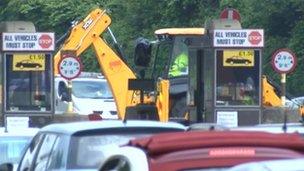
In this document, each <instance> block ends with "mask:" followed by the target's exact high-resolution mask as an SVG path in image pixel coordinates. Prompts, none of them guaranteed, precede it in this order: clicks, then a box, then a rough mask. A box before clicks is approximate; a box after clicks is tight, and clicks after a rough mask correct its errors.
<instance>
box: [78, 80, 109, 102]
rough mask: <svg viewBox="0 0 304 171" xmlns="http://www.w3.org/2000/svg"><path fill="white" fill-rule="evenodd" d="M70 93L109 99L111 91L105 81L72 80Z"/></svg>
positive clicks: (83, 96)
mask: <svg viewBox="0 0 304 171" xmlns="http://www.w3.org/2000/svg"><path fill="white" fill-rule="evenodd" d="M72 93H73V95H74V96H76V97H78V98H93V99H111V98H113V95H112V92H111V90H110V88H109V85H108V83H107V82H105V81H104V82H101V81H73V82H72Z"/></svg>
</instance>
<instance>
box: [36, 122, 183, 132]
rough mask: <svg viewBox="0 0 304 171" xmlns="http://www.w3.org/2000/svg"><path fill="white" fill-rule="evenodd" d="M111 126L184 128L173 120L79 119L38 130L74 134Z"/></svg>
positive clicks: (110, 127)
mask: <svg viewBox="0 0 304 171" xmlns="http://www.w3.org/2000/svg"><path fill="white" fill-rule="evenodd" d="M113 128H119V129H123V128H157V129H160V128H163V129H177V130H186V129H187V127H185V126H184V125H182V124H178V123H174V122H167V123H163V122H159V121H146V120H144V121H139V120H138V121H137V120H128V121H126V122H123V121H121V120H102V121H79V122H71V123H58V124H51V125H48V126H45V127H43V128H42V129H41V130H40V132H54V133H61V134H69V135H72V134H76V133H78V132H85V131H90V130H99V129H113Z"/></svg>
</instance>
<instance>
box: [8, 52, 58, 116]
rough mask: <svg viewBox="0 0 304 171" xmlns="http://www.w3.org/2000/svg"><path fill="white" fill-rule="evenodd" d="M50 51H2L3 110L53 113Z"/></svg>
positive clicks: (24, 112) (25, 112) (9, 111)
mask: <svg viewBox="0 0 304 171" xmlns="http://www.w3.org/2000/svg"><path fill="white" fill-rule="evenodd" d="M51 57H52V55H51V54H50V53H5V54H4V59H5V61H4V65H5V67H4V68H5V78H6V79H4V83H5V87H4V95H5V107H4V112H5V113H8V114H9V113H14V114H15V113H17V114H18V113H22V114H27V113H29V114H35V113H39V114H48V113H52V112H53V107H52V106H53V105H52V104H53V100H52V99H53V90H52V89H53V85H52V84H53V73H52V58H51Z"/></svg>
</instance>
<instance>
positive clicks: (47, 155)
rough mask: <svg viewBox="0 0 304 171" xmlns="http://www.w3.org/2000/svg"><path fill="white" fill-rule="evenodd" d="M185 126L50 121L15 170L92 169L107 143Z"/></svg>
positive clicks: (33, 141)
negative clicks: (58, 122)
mask: <svg viewBox="0 0 304 171" xmlns="http://www.w3.org/2000/svg"><path fill="white" fill-rule="evenodd" d="M185 130H186V127H185V126H183V125H181V124H178V123H171V122H170V123H161V122H157V121H129V120H128V121H126V122H122V121H120V120H104V121H83V122H74V123H61V124H51V125H48V126H46V127H44V128H42V129H41V130H40V131H39V132H38V134H37V135H36V136H35V137H34V138H33V140H32V141H31V143H30V145H29V146H28V148H27V149H26V151H25V154H24V155H23V157H22V159H21V161H20V163H19V167H18V169H17V170H20V171H24V170H39V171H43V170H73V171H75V170H86V171H87V170H96V169H97V168H98V166H99V163H100V160H101V159H102V158H103V155H104V154H103V149H104V148H108V146H110V145H113V146H114V145H118V144H121V143H127V142H128V141H129V140H130V139H133V138H136V137H137V138H139V137H147V136H150V135H152V134H157V133H164V132H181V131H182V132H184V131H185ZM6 166H9V164H6ZM2 167H4V165H2ZM0 168H1V167H0Z"/></svg>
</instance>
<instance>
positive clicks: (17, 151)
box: [0, 136, 31, 164]
mask: <svg viewBox="0 0 304 171" xmlns="http://www.w3.org/2000/svg"><path fill="white" fill-rule="evenodd" d="M30 139H31V137H17V136H16V137H11V136H9V137H0V152H1V153H0V164H1V163H18V162H19V160H20V158H21V155H22V153H23V150H24V149H25V147H26V146H27V145H28V144H29V142H30Z"/></svg>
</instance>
